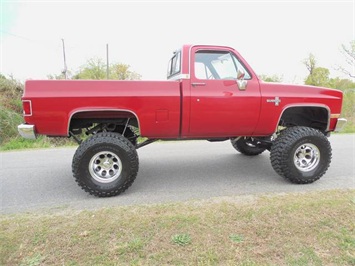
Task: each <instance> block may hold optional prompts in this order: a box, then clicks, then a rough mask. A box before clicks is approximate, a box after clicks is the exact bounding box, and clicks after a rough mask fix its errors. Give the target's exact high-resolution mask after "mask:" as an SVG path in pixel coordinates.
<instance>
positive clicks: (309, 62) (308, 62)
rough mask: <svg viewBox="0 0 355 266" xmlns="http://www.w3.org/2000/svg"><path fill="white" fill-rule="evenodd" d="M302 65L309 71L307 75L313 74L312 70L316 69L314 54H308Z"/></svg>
mask: <svg viewBox="0 0 355 266" xmlns="http://www.w3.org/2000/svg"><path fill="white" fill-rule="evenodd" d="M302 62H303V64H304V65H305V66H306V68H307V69H308V71H309V74H310V75H312V74H313V70H314V69H315V68H316V64H317V60H316V57H315V56H314V54H312V53H310V54H309V55H308V57H307V58H305V59H304V60H303V61H302Z"/></svg>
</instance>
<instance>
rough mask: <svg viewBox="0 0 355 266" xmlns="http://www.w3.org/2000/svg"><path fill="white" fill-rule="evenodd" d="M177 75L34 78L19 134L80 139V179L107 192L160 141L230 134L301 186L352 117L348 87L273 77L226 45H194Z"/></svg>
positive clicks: (124, 183) (182, 55)
mask: <svg viewBox="0 0 355 266" xmlns="http://www.w3.org/2000/svg"><path fill="white" fill-rule="evenodd" d="M167 78H168V80H167V81H111V80H104V81H94V80H29V81H27V82H26V85H25V91H24V94H23V97H22V102H23V112H24V120H25V123H24V124H21V125H19V126H18V130H19V133H20V134H21V135H22V136H23V137H25V138H31V139H35V138H36V135H37V134H41V135H47V136H55V137H58V136H59V137H73V138H74V139H75V140H76V141H77V142H78V143H79V144H80V145H79V147H78V149H77V150H76V152H75V155H74V157H73V163H72V169H73V175H74V178H75V180H76V182H77V183H78V184H79V185H80V186H81V187H82V188H83V189H84V190H85V191H87V192H89V193H90V194H92V195H95V196H99V197H109V196H115V195H118V194H120V193H122V192H123V191H125V190H126V189H127V188H128V187H129V186H130V185H131V184H132V183H133V181H134V180H135V178H136V175H137V172H138V156H137V152H136V149H138V148H140V147H143V146H145V145H147V144H149V143H152V142H154V141H156V140H172V139H173V140H187V139H205V140H209V141H226V140H230V141H231V144H232V145H233V147H234V148H235V149H236V150H237V151H239V152H241V153H242V154H245V155H247V156H255V155H258V154H260V153H262V152H263V151H265V150H269V151H270V158H271V165H272V167H273V168H274V170H275V171H276V173H278V174H279V175H280V176H282V177H284V178H286V179H287V180H289V181H291V182H293V183H299V184H305V183H311V182H314V181H315V180H317V179H319V178H320V177H321V176H323V175H324V173H325V172H326V170H327V169H328V167H329V164H330V161H331V156H332V155H331V147H330V143H329V141H328V139H327V137H328V136H329V135H330V132H332V131H335V130H337V129H339V128H341V127H342V126H343V124H344V123H345V122H346V120H345V119H342V118H340V113H341V107H342V99H343V94H342V92H341V91H339V90H334V89H327V88H319V87H312V86H299V85H282V84H276V83H264V82H262V81H261V80H260V79H259V78H258V76H257V75H256V74H255V72H254V71H253V70H252V68H251V67H250V66H249V64H248V63H247V62H246V61H245V60H244V59H243V57H242V56H241V55H240V54H239V53H238V52H237V51H236V50H234V49H233V48H230V47H225V46H209V45H184V46H183V47H182V48H181V49H179V50H177V51H176V52H174V54H173V56H172V58H171V59H170V61H169V64H168V72H167ZM86 136H87V137H86ZM139 137H145V138H147V140H146V141H143V142H138V141H137V139H138V138H139Z"/></svg>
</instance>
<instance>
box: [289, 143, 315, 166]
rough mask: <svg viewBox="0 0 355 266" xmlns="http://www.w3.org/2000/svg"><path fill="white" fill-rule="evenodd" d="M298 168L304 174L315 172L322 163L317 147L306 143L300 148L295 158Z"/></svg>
mask: <svg viewBox="0 0 355 266" xmlns="http://www.w3.org/2000/svg"><path fill="white" fill-rule="evenodd" d="M293 161H294V164H295V166H296V168H297V169H298V170H300V171H302V172H309V171H312V170H314V169H315V168H316V167H317V166H318V164H319V162H320V152H319V149H318V148H317V146H315V145H313V144H310V143H305V144H302V145H301V146H299V147H298V148H297V149H296V151H295V154H294V156H293Z"/></svg>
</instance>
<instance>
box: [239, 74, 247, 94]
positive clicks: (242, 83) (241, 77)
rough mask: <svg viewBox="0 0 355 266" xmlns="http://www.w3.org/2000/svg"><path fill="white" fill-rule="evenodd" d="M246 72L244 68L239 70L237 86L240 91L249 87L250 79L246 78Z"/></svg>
mask: <svg viewBox="0 0 355 266" xmlns="http://www.w3.org/2000/svg"><path fill="white" fill-rule="evenodd" d="M244 76H245V72H244V71H243V70H242V69H238V70H237V86H238V89H239V90H240V91H245V90H246V89H247V85H248V81H247V80H244Z"/></svg>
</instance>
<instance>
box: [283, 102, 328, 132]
mask: <svg viewBox="0 0 355 266" xmlns="http://www.w3.org/2000/svg"><path fill="white" fill-rule="evenodd" d="M279 126H284V127H291V126H305V127H311V128H315V129H319V130H321V131H323V132H325V131H327V130H328V126H329V111H328V110H327V109H326V108H324V107H306V106H300V107H290V108H288V109H286V110H285V111H284V112H283V114H282V116H281V118H280V121H279Z"/></svg>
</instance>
